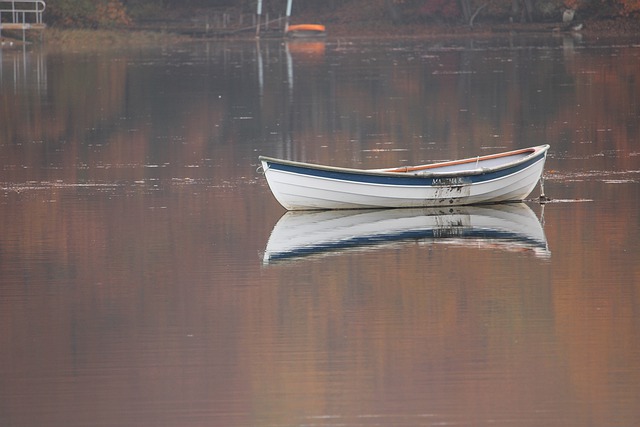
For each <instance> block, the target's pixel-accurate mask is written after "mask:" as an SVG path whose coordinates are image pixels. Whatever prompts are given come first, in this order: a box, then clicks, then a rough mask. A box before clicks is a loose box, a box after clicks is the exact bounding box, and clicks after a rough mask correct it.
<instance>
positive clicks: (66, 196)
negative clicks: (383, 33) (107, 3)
mask: <svg viewBox="0 0 640 427" xmlns="http://www.w3.org/2000/svg"><path fill="white" fill-rule="evenodd" d="M0 58H1V62H0V218H1V219H2V221H0V424H1V425H2V426H11V427H42V426H65V427H72V426H83V427H85V426H118V427H122V426H180V427H190V426H266V427H272V426H443V425H455V426H495V425H504V426H634V425H640V262H639V261H640V40H620V39H615V40H602V39H600V40H596V39H589V38H588V37H585V38H584V39H583V38H579V37H572V36H551V35H549V36H537V37H533V36H529V37H527V38H519V37H508V36H507V35H504V36H503V37H496V38H491V39H481V40H473V41H472V40H466V39H456V40H419V39H414V40H332V39H329V40H327V41H323V42H306V43H283V42H282V41H264V40H263V41H260V42H228V41H220V42H198V43H194V44H191V45H185V46H180V47H170V48H157V49H146V50H140V51H138V50H136V51H127V52H110V51H106V52H93V53H86V52H83V53H80V52H77V53H75V52H69V53H46V52H41V51H39V50H37V49H35V50H27V51H22V50H17V51H15V50H6V49H5V50H2V51H0ZM541 143H549V144H551V149H550V152H549V158H548V160H547V168H546V169H547V171H546V174H545V180H544V184H545V185H544V189H545V193H546V195H547V196H549V197H551V198H552V199H553V201H552V202H551V203H547V204H546V205H544V206H542V205H540V204H539V203H537V202H536V201H535V198H536V197H537V196H538V194H539V190H538V189H536V190H535V192H534V193H533V194H532V196H531V197H532V200H530V201H527V202H526V203H525V204H516V205H511V206H507V207H483V208H464V209H462V208H461V209H453V210H452V211H451V212H449V211H447V212H434V211H429V210H417V211H416V210H408V211H401V212H394V211H365V212H356V213H354V212H347V213H340V214H335V213H307V214H298V215H292V214H287V215H284V214H285V212H284V210H283V209H282V208H281V207H280V206H279V205H278V204H277V202H276V201H275V199H273V197H272V196H271V194H270V192H269V190H268V187H267V185H266V182H265V180H264V177H263V176H262V175H261V174H260V173H259V171H257V170H256V169H257V167H258V161H257V157H258V156H259V155H262V154H264V155H269V156H281V157H285V158H290V159H294V160H303V161H311V162H319V163H327V164H334V165H339V166H354V167H372V168H375V167H383V166H393V165H409V164H416V163H422V162H426V161H431V160H444V159H455V158H460V157H470V156H475V155H477V154H489V153H491V152H498V151H504V150H508V149H516V148H521V147H526V146H530V145H537V144H541Z"/></svg>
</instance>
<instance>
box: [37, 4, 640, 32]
mask: <svg viewBox="0 0 640 427" xmlns="http://www.w3.org/2000/svg"><path fill="white" fill-rule="evenodd" d="M294 3H295V2H294ZM285 6H286V0H264V6H263V7H264V10H269V11H270V12H271V13H277V12H278V11H280V12H284V10H285ZM203 8H207V9H211V10H225V11H228V10H230V9H233V10H236V11H237V12H239V13H249V14H251V13H254V12H255V9H256V0H239V1H230V0H127V1H123V0H56V1H55V2H51V3H50V4H48V5H47V13H46V14H45V16H46V18H45V19H47V20H48V21H49V23H52V24H56V25H61V26H67V27H89V28H92V27H112V26H123V25H129V24H131V18H130V17H131V16H136V17H138V16H145V17H149V16H148V15H149V13H148V11H154V12H155V13H156V14H158V15H159V16H161V17H162V18H163V19H167V18H168V19H171V16H173V15H176V14H180V15H188V14H189V13H188V11H189V10H190V9H192V10H194V14H197V12H195V11H196V10H202V9H203ZM566 9H573V10H575V11H576V14H577V15H576V16H578V17H579V18H580V19H602V18H615V17H627V18H629V17H631V18H634V17H635V15H638V14H639V12H640V0H456V1H454V0H344V1H336V0H307V1H305V2H297V3H295V4H294V15H295V14H304V15H309V16H316V17H317V16H321V17H323V18H324V19H325V21H329V20H331V19H332V17H333V19H334V20H336V21H342V20H345V19H347V20H349V21H351V22H353V21H358V20H370V19H372V18H374V19H378V20H389V21H392V22H393V23H394V24H402V23H416V22H418V23H419V22H425V23H428V22H448V23H462V24H467V23H469V21H470V19H471V18H472V17H474V18H477V21H478V22H479V21H485V22H506V21H518V22H543V21H559V20H560V19H561V16H562V12H563V11H564V10H566ZM141 11H145V12H144V13H141Z"/></svg>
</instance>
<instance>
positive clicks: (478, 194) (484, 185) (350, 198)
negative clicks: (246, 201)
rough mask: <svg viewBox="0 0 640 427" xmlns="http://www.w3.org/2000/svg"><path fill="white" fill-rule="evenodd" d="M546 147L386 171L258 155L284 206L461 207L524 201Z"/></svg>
mask: <svg viewBox="0 0 640 427" xmlns="http://www.w3.org/2000/svg"><path fill="white" fill-rule="evenodd" d="M548 149H549V145H539V146H537V147H530V148H524V149H521V150H515V151H508V152H504V153H498V154H491V155H487V156H478V157H472V158H468V159H462V160H454V161H447V162H440V163H431V164H426V165H420V166H404V167H398V168H389V169H350V168H340V167H334V166H323V165H317V164H311V163H302V162H294V161H290V160H281V159H275V158H271V157H265V156H260V158H259V160H260V162H261V165H262V169H263V170H264V174H265V177H266V179H267V182H268V184H269V188H270V189H271V192H272V193H273V195H274V196H275V198H276V199H277V200H278V202H279V203H280V204H281V205H282V206H283V207H284V208H285V209H287V210H316V209H366V208H413V207H438V206H460V205H475V204H484V203H500V202H513V201H522V200H524V199H525V198H526V197H527V196H528V195H529V194H530V193H531V192H532V191H533V189H534V188H535V186H536V184H537V183H538V181H539V179H540V177H541V176H542V172H543V170H544V162H545V160H546V157H547V150H548Z"/></svg>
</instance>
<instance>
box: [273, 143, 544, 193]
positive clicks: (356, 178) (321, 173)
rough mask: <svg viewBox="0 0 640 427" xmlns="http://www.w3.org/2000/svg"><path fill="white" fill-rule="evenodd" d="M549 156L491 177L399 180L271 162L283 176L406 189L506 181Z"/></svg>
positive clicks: (454, 175)
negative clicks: (288, 174) (506, 177)
mask: <svg viewBox="0 0 640 427" xmlns="http://www.w3.org/2000/svg"><path fill="white" fill-rule="evenodd" d="M544 156H545V152H541V153H540V154H538V155H537V156H535V157H532V158H531V159H529V160H527V161H525V162H522V163H520V164H517V165H515V166H513V167H509V168H505V169H500V170H496V171H492V172H487V173H479V174H476V175H461V174H460V173H452V174H450V175H444V176H438V177H425V176H419V175H405V174H402V173H398V175H397V176H389V175H383V174H376V173H355V172H354V173H351V172H342V171H337V170H330V169H323V168H313V167H304V166H296V165H290V164H285V163H275V162H272V161H267V164H268V167H269V168H270V169H274V170H279V171H282V172H289V173H293V174H298V175H307V176H314V177H319V178H326V179H335V180H340V181H350V182H358V183H367V184H380V185H406V186H434V187H438V186H452V185H468V184H475V183H479V182H485V181H491V180H494V179H498V178H502V177H505V176H508V175H512V174H514V173H517V172H519V171H521V170H524V169H526V168H527V167H529V166H531V165H533V164H535V163H537V162H539V161H541V160H543V159H544Z"/></svg>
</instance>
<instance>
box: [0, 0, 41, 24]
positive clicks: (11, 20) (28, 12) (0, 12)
mask: <svg viewBox="0 0 640 427" xmlns="http://www.w3.org/2000/svg"><path fill="white" fill-rule="evenodd" d="M46 7H47V5H46V4H45V2H44V1H43V0H0V28H2V26H3V25H4V26H9V25H11V26H12V27H15V26H22V28H29V27H30V26H31V25H33V24H35V25H43V22H42V14H43V13H44V10H45V8H46Z"/></svg>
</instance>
